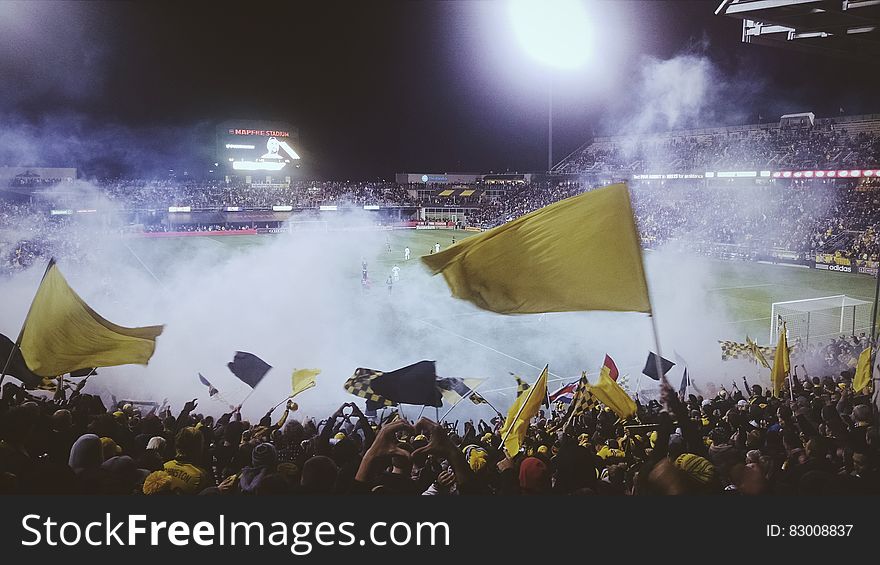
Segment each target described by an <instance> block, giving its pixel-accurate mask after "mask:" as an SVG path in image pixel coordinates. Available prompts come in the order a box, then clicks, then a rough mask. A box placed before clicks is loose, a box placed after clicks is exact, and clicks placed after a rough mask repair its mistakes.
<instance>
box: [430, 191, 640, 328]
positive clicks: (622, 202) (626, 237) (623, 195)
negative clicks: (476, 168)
mask: <svg viewBox="0 0 880 565" xmlns="http://www.w3.org/2000/svg"><path fill="white" fill-rule="evenodd" d="M422 260H423V261H424V262H425V263H426V264H427V265H428V267H430V268H431V270H432V271H433V272H434V274H437V273H443V276H444V277H445V278H446V283H447V284H448V285H449V288H450V290H451V291H452V294H453V295H454V296H457V297H458V298H463V299H464V300H469V301H470V302H473V303H474V304H476V305H477V306H479V307H480V308H483V309H485V310H491V311H493V312H499V313H501V314H530V313H538V312H571V311H577V310H616V311H625V312H650V311H651V303H650V300H649V299H648V285H647V283H646V281H645V272H644V268H643V266H642V251H641V248H640V247H639V235H638V232H637V231H636V226H635V222H634V221H633V212H632V206H631V204H630V199H629V191H628V190H627V187H626V185H625V184H614V185H611V186H606V187H604V188H599V189H596V190H593V191H590V192H585V193H583V194H581V195H579V196H574V197H572V198H567V199H565V200H561V201H559V202H556V203H555V204H551V205H549V206H546V207H544V208H541V209H540V210H536V211H535V212H532V213H530V214H526V215H525V216H522V217H520V218H517V219H516V220H513V221H512V222H508V223H506V224H503V225H501V226H498V227H497V228H494V229H491V230H489V231H487V232H484V233H481V234H480V235H475V236H473V237H469V238H467V239H464V240H462V241H460V242H458V243H457V244H455V245H453V246H451V247H449V248H447V249H446V250H444V251H441V252H440V253H435V254H433V255H426V256H424V257H422Z"/></svg>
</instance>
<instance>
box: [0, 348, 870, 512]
mask: <svg viewBox="0 0 880 565" xmlns="http://www.w3.org/2000/svg"><path fill="white" fill-rule="evenodd" d="M831 367H834V368H839V366H837V365H836V364H834V363H832V364H829V365H828V368H829V369H828V370H827V371H825V372H823V373H819V374H817V375H816V376H812V377H811V376H809V375H808V374H807V373H806V369H805V367H804V366H803V365H801V366H799V367H795V370H794V372H795V376H794V377H793V378H792V379H790V380H789V381H787V383H786V386H785V388H784V390H782V392H781V393H780V394H779V396H773V395H772V394H770V391H768V390H764V389H762V387H761V386H759V385H752V386H749V383H748V382H747V381H746V379H745V377H743V386H742V388H740V387H738V386H737V384H736V383H732V385H731V386H729V387H725V386H716V385H713V384H711V383H706V384H705V385H704V386H703V387H701V389H700V390H697V389H696V388H692V389H691V391H692V394H687V395H686V394H684V393H680V392H676V391H674V390H673V388H672V387H671V386H670V385H669V384H668V383H666V382H665V381H664V382H663V383H662V384H661V387H660V394H659V396H658V397H657V398H653V399H650V400H648V401H647V402H638V395H636V400H637V402H638V411H637V414H636V415H635V416H634V417H632V418H630V419H628V420H626V421H621V419H620V418H618V417H617V415H616V414H615V413H614V412H612V411H611V409H610V408H608V407H605V406H603V405H601V404H600V403H595V404H594V405H592V406H588V407H587V408H586V409H584V410H582V411H580V412H578V413H576V414H575V413H572V414H570V415H568V414H566V412H565V409H564V407H563V406H554V408H553V409H552V410H551V409H549V408H545V409H543V410H541V411H540V412H539V414H538V416H537V417H536V418H535V419H533V420H532V422H531V424H530V426H529V428H528V432H527V434H526V437H525V440H524V442H523V443H522V448H521V450H520V452H519V453H513V454H506V453H505V451H504V449H503V448H502V439H503V438H502V436H501V432H500V431H501V429H502V425H503V417H502V416H501V415H500V414H499V415H498V416H496V417H493V418H491V419H489V420H488V421H485V420H482V419H480V420H477V421H476V422H474V421H471V420H468V421H466V422H464V423H463V424H460V423H459V422H458V421H455V422H441V423H439V424H438V423H436V422H434V421H431V420H429V419H422V420H420V421H419V422H415V423H413V422H409V421H407V420H405V419H403V418H399V417H386V418H384V419H383V418H378V417H367V416H366V415H365V414H364V413H363V412H362V411H361V410H360V409H359V407H358V406H357V404H355V403H353V402H347V403H344V404H343V405H342V406H340V407H339V409H338V410H336V411H335V412H334V413H332V414H330V415H328V416H327V417H326V418H324V419H322V420H320V421H316V420H314V419H311V418H307V419H303V420H302V421H300V420H297V419H295V418H294V417H293V416H294V414H295V411H296V410H297V409H298V407H297V406H296V405H295V404H294V403H293V402H292V401H288V404H287V406H286V408H285V409H284V411H283V413H282V414H281V416H280V418H278V419H277V420H273V418H272V412H270V413H267V414H266V415H265V416H263V417H262V418H261V419H260V420H259V421H258V422H248V421H247V420H245V419H244V418H242V415H241V411H240V406H239V407H237V408H234V409H232V410H231V411H229V412H227V413H225V414H223V415H221V416H219V417H216V418H215V417H213V416H210V415H204V414H200V413H199V412H198V411H197V407H198V403H197V402H196V401H190V402H187V403H186V405H184V406H183V407H182V409H181V410H180V411H179V412H176V413H175V412H172V410H171V409H170V407H169V406H168V405H167V404H166V403H163V404H162V405H158V404H156V403H154V404H152V405H148V404H145V403H133V402H130V401H117V400H116V398H115V397H114V398H111V399H109V400H108V399H104V398H102V397H101V396H98V395H95V394H90V393H88V392H87V390H88V387H87V384H88V379H89V378H99V377H85V378H83V379H82V380H80V381H79V382H78V383H77V384H75V385H68V386H67V387H63V388H61V389H59V390H56V391H55V394H54V397H53V396H43V395H42V394H43V393H31V392H28V391H26V390H24V389H23V388H21V387H19V386H17V385H15V384H13V383H12V382H7V383H6V384H5V385H4V386H3V388H2V397H0V493H4V494H10V493H27V494H114V495H220V496H238V495H295V494H355V493H361V494H399V495H436V496H448V495H470V494H496V495H550V494H554V495H597V494H601V495H644V494H703V495H784V494H801V495H827V494H880V434H878V426H877V425H878V421H877V418H876V412H875V411H874V410H873V408H872V405H871V401H870V396H869V395H867V394H861V393H860V394H856V393H854V392H853V390H852V378H853V371H852V369H851V368H846V369H844V370H843V371H841V372H839V373H833V372H832V371H831V370H830V369H831ZM703 388H706V389H707V390H706V391H703V390H702V389H703ZM710 388H711V389H712V390H711V392H710V391H709V390H708V389H710ZM105 402H107V404H105ZM569 416H570V417H569ZM508 455H509V456H508Z"/></svg>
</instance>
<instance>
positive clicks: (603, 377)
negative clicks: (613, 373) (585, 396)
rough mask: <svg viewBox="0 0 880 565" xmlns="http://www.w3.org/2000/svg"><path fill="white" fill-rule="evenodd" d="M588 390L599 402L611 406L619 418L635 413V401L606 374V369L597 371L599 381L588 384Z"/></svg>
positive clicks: (628, 416)
mask: <svg viewBox="0 0 880 565" xmlns="http://www.w3.org/2000/svg"><path fill="white" fill-rule="evenodd" d="M589 391H590V392H591V393H592V395H593V396H594V397H596V399H597V400H598V401H599V402H601V403H602V404H604V405H605V406H607V407H608V408H611V410H612V411H613V412H614V413H615V414H617V417H618V418H620V419H621V420H626V419H627V418H630V417H631V416H633V415H635V413H636V403H635V401H634V400H633V399H632V398H630V396H629V395H628V394H627V393H626V391H625V390H623V389H622V388H621V387H620V385H619V384H617V383H616V382H614V381H613V380H612V379H611V377H610V376H608V372H607V371H602V372H600V373H599V382H597V383H596V384H594V385H590V387H589Z"/></svg>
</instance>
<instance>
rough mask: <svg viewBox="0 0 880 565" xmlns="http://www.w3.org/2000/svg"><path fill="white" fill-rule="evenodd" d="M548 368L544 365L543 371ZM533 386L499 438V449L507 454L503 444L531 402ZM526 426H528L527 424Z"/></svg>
mask: <svg viewBox="0 0 880 565" xmlns="http://www.w3.org/2000/svg"><path fill="white" fill-rule="evenodd" d="M549 367H550V365H545V366H544V371H546V370H547V369H548V368H549ZM544 371H541V374H543V373H544ZM540 378H541V377H538V379H540ZM536 384H538V383H537V382H536V383H535V385H536ZM535 385H532V386H530V387H529V394H528V395H527V396H526V399H525V400H523V401H522V403H521V404H520V405H519V410H518V411H517V413H516V416H514V417H513V422H512V423H511V424H510V426H508V428H507V433H506V434H504V437H503V438H501V448H502V449H504V452H505V453H507V449H506V448H505V447H504V442H505V441H507V438H508V437H510V432H512V431H513V426H515V425H516V421H517V420H519V416H520V414H522V412H523V410H525V408H526V404H528V403H529V400H531V398H532V393H533V392H535V389H536V388H537V387H536V386H535ZM506 423H507V422H505V424H506ZM526 425H528V423H527V424H526ZM515 455H516V454H515V453H514V454H513V455H510V454H509V453H507V456H508V457H514V456H515Z"/></svg>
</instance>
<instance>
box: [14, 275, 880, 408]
mask: <svg viewBox="0 0 880 565" xmlns="http://www.w3.org/2000/svg"><path fill="white" fill-rule="evenodd" d="M876 278H877V283H876V285H875V286H874V306H873V307H872V308H871V341H870V342H868V347H870V348H871V353H870V354H869V355H868V358H869V361H870V362H871V365H870V368H869V370H870V381H869V382H870V383H871V386H874V389H875V390H874V410H875V411H876V410H877V398H878V391H877V386H876V385H874V364H875V363H876V362H877V346H876V344H875V339H876V337H877V309H878V301H880V265H878V269H877V276H876ZM0 383H2V381H0Z"/></svg>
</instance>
